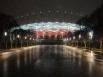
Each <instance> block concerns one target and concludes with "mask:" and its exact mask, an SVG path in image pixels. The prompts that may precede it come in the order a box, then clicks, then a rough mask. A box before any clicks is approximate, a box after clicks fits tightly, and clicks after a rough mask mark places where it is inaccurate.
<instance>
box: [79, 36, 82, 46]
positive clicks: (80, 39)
mask: <svg viewBox="0 0 103 77" xmlns="http://www.w3.org/2000/svg"><path fill="white" fill-rule="evenodd" d="M81 37H82V36H81V34H79V41H80V47H81V44H82V41H81Z"/></svg>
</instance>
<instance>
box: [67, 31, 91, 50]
mask: <svg viewBox="0 0 103 77" xmlns="http://www.w3.org/2000/svg"><path fill="white" fill-rule="evenodd" d="M88 36H89V38H88V39H89V51H90V52H91V41H92V39H93V31H90V32H89V33H88ZM78 38H79V41H80V47H82V41H81V38H82V35H81V34H79V36H78ZM82 39H83V38H82ZM75 40H76V37H75V36H73V37H69V38H68V40H67V41H66V42H68V41H69V45H70V44H71V45H72V46H73V41H75ZM79 41H77V44H76V43H75V42H74V45H75V46H76V45H77V46H79V45H78V44H79ZM70 42H71V43H70Z"/></svg>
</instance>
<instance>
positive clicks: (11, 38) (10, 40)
mask: <svg viewBox="0 0 103 77" xmlns="http://www.w3.org/2000/svg"><path fill="white" fill-rule="evenodd" d="M10 42H11V49H12V34H11V32H10Z"/></svg>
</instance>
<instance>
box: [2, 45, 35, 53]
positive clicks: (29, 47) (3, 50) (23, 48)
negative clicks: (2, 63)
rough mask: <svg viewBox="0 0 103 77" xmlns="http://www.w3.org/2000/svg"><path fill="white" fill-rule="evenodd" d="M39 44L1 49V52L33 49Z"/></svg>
mask: <svg viewBox="0 0 103 77" xmlns="http://www.w3.org/2000/svg"><path fill="white" fill-rule="evenodd" d="M34 47H37V46H28V47H21V48H13V49H7V50H5V49H0V54H2V53H5V52H16V51H18V50H25V49H31V48H34Z"/></svg>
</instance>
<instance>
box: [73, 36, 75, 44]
mask: <svg viewBox="0 0 103 77" xmlns="http://www.w3.org/2000/svg"><path fill="white" fill-rule="evenodd" d="M73 40H74V46H75V36H74V37H73Z"/></svg>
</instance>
